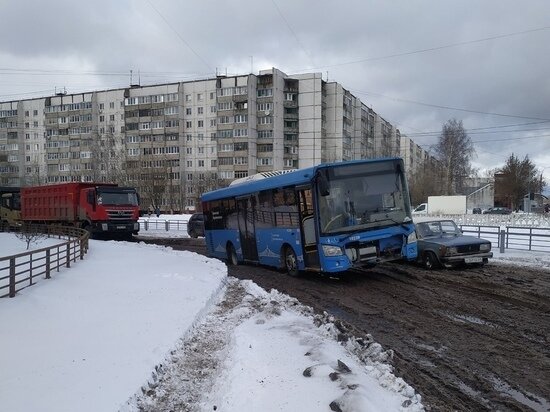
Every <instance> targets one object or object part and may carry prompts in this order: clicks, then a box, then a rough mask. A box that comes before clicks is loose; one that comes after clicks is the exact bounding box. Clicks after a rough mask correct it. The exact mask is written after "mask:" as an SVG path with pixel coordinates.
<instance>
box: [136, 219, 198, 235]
mask: <svg viewBox="0 0 550 412" xmlns="http://www.w3.org/2000/svg"><path fill="white" fill-rule="evenodd" d="M188 221H189V218H183V219H163V218H144V217H141V218H140V219H139V234H140V235H148V236H154V235H155V234H159V235H160V234H166V232H169V234H170V235H174V236H178V237H187V236H188V235H187V222H188Z"/></svg>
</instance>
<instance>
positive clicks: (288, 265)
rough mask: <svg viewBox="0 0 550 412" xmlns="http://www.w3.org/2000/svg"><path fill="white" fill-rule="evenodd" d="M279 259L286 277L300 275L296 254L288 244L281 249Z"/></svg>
mask: <svg viewBox="0 0 550 412" xmlns="http://www.w3.org/2000/svg"><path fill="white" fill-rule="evenodd" d="M281 258H282V262H281V263H282V267H283V269H284V270H286V272H287V274H288V275H290V276H292V277H297V276H299V275H300V270H299V268H298V258H297V257H296V252H295V251H294V249H293V248H292V246H290V245H289V244H288V243H285V244H284V245H283V246H282V248H281Z"/></svg>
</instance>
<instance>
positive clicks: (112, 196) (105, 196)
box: [97, 192, 138, 206]
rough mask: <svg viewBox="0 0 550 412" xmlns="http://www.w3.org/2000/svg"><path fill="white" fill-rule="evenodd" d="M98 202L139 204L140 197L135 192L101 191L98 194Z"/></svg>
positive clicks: (105, 203) (100, 203) (99, 203)
mask: <svg viewBox="0 0 550 412" xmlns="http://www.w3.org/2000/svg"><path fill="white" fill-rule="evenodd" d="M97 204H98V205H120V206H123V205H124V206H127V205H131V206H137V204H138V199H137V194H136V193H135V192H100V193H98V195H97Z"/></svg>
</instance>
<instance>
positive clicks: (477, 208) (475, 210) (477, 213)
mask: <svg viewBox="0 0 550 412" xmlns="http://www.w3.org/2000/svg"><path fill="white" fill-rule="evenodd" d="M472 213H473V214H474V215H479V214H481V208H480V207H474V208H473V209H472Z"/></svg>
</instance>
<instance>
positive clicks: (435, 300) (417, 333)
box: [148, 239, 550, 411]
mask: <svg viewBox="0 0 550 412" xmlns="http://www.w3.org/2000/svg"><path fill="white" fill-rule="evenodd" d="M148 241H149V242H152V243H158V244H166V245H169V246H171V247H173V248H174V249H179V250H191V251H195V252H197V253H202V254H205V253H206V247H205V245H204V241H203V239H197V240H193V239H183V240H182V239H178V240H174V239H157V240H148ZM229 275H230V276H234V277H236V278H239V279H251V280H253V281H254V282H256V283H257V284H258V285H260V286H261V287H263V288H264V289H267V290H270V289H272V288H274V289H277V290H279V291H280V292H282V293H286V294H288V295H290V296H292V297H295V298H297V299H298V300H299V301H300V302H301V303H303V304H305V305H308V306H311V307H313V308H314V310H316V311H318V312H323V311H326V312H328V313H330V314H333V315H334V316H335V317H337V318H339V319H341V320H342V321H344V322H345V323H347V324H349V326H350V327H351V328H352V329H353V330H354V331H355V333H356V335H357V336H358V337H359V336H361V335H366V334H371V335H372V336H373V337H374V339H375V340H376V341H378V342H379V343H380V344H382V345H383V346H384V348H386V349H392V350H393V351H394V352H395V356H394V358H393V365H394V367H395V374H396V375H398V376H401V377H402V378H403V379H405V381H406V382H407V383H409V384H410V385H412V386H413V387H414V388H415V389H416V390H417V391H418V392H419V393H420V394H421V395H422V396H423V402H424V404H425V405H426V407H427V409H431V410H436V411H455V410H456V411H474V410H475V411H483V410H501V411H529V410H536V411H549V410H550V379H549V378H548V377H549V376H550V271H549V270H548V269H534V268H527V267H520V266H514V265H508V264H499V263H496V262H491V263H489V264H488V265H485V266H484V267H471V268H464V269H455V270H438V271H431V272H429V271H426V270H424V269H423V268H421V267H419V266H416V265H407V264H384V265H379V266H377V267H375V268H373V269H371V270H369V271H367V272H365V273H360V274H357V273H346V274H345V275H343V276H342V277H340V278H329V277H323V276H320V275H313V274H305V275H304V276H302V277H299V278H292V277H290V276H287V275H286V274H283V273H280V272H277V271H275V270H272V269H268V268H264V267H261V266H247V265H239V266H230V267H229Z"/></svg>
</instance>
